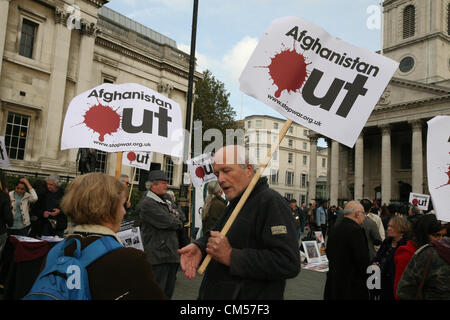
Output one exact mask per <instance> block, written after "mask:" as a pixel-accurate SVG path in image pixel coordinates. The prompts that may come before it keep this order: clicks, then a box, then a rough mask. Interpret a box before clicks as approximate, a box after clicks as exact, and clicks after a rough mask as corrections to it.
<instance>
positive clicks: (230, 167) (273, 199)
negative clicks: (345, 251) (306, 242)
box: [179, 145, 300, 300]
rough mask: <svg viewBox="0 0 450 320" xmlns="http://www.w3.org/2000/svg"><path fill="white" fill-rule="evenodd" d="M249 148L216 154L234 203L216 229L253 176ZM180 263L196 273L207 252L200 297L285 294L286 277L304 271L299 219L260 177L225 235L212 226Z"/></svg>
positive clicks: (219, 176)
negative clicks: (297, 220) (208, 257)
mask: <svg viewBox="0 0 450 320" xmlns="http://www.w3.org/2000/svg"><path fill="white" fill-rule="evenodd" d="M254 168H255V167H254V165H253V164H251V163H250V162H249V158H248V150H245V148H244V147H243V146H239V145H238V146H234V145H229V146H225V147H223V148H221V149H219V150H218V151H217V152H216V153H215V155H214V160H213V169H214V174H215V175H216V176H217V181H218V183H219V185H220V187H221V188H222V190H223V192H224V193H225V196H226V197H227V200H229V201H230V203H229V205H228V206H227V207H226V208H225V210H224V213H223V215H222V217H221V218H220V219H219V221H218V222H217V224H216V226H215V228H214V230H222V229H223V227H224V226H225V224H226V222H227V221H228V219H229V218H230V216H231V214H232V212H233V211H234V209H235V208H236V206H237V205H238V203H239V201H240V200H241V198H242V196H243V194H244V192H245V190H246V189H247V187H248V186H249V184H250V182H251V181H252V179H253V177H254V174H255V172H254ZM179 253H180V254H181V260H180V262H181V267H182V269H183V271H184V273H185V275H186V277H187V278H188V279H192V278H195V275H196V272H197V268H198V267H199V265H200V262H201V260H202V259H203V258H205V257H206V255H207V254H209V255H210V256H211V258H212V259H211V262H210V263H209V265H208V267H207V268H206V272H205V274H204V276H203V281H202V284H201V286H200V290H199V299H200V300H261V299H272V300H282V299H283V295H284V289H285V286H286V279H289V278H294V277H295V276H297V274H298V273H299V272H300V253H299V250H298V242H297V234H296V232H295V225H294V221H293V219H292V215H291V212H290V209H289V206H288V204H287V202H286V201H285V200H284V199H283V197H282V196H281V195H280V194H279V193H278V192H276V191H275V190H273V189H270V188H269V185H268V183H267V177H262V178H260V179H259V180H258V181H257V182H256V185H255V187H254V189H253V190H252V192H251V193H250V196H249V197H248V199H247V201H246V202H245V204H244V206H243V207H242V209H241V210H240V212H239V214H238V215H237V217H236V220H234V222H233V224H232V225H231V227H230V229H229V230H228V232H227V234H226V235H223V234H222V233H220V232H218V231H210V232H208V233H207V234H205V235H203V237H201V238H199V239H198V240H196V241H194V242H193V243H191V244H189V245H187V246H186V247H183V248H181V249H180V250H179Z"/></svg>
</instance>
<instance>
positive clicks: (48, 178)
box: [45, 174, 61, 187]
mask: <svg viewBox="0 0 450 320" xmlns="http://www.w3.org/2000/svg"><path fill="white" fill-rule="evenodd" d="M45 181H47V182H48V181H53V182H54V183H55V184H56V185H57V186H58V187H61V181H60V180H59V177H58V176H57V175H56V174H51V175H49V176H48V177H47V179H45Z"/></svg>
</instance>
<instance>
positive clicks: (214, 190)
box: [208, 181, 220, 195]
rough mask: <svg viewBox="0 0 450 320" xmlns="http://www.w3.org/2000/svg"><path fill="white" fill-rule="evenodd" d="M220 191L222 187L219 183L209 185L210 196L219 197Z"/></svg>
mask: <svg viewBox="0 0 450 320" xmlns="http://www.w3.org/2000/svg"><path fill="white" fill-rule="evenodd" d="M219 191H220V185H219V183H218V182H217V181H211V182H210V183H208V194H213V195H218V193H219Z"/></svg>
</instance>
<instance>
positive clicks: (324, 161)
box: [322, 158, 327, 168]
mask: <svg viewBox="0 0 450 320" xmlns="http://www.w3.org/2000/svg"><path fill="white" fill-rule="evenodd" d="M326 166H327V158H322V168H325V167H326Z"/></svg>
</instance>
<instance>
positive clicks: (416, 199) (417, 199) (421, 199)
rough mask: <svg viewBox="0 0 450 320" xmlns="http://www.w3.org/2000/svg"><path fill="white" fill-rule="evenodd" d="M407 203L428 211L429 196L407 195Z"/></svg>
mask: <svg viewBox="0 0 450 320" xmlns="http://www.w3.org/2000/svg"><path fill="white" fill-rule="evenodd" d="M408 202H409V203H412V204H417V207H418V208H419V209H420V210H428V206H429V204H430V196H429V195H427V194H420V193H413V192H411V193H410V194H409V201H408Z"/></svg>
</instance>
